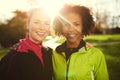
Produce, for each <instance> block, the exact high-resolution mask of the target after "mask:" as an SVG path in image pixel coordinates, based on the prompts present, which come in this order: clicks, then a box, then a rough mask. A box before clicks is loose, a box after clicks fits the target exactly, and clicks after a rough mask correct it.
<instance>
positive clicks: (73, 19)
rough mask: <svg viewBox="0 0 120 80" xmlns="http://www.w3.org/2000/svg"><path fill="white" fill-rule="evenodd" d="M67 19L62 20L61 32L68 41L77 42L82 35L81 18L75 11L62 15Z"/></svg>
mask: <svg viewBox="0 0 120 80" xmlns="http://www.w3.org/2000/svg"><path fill="white" fill-rule="evenodd" d="M64 17H65V18H66V20H67V21H63V22H62V25H63V27H62V34H63V36H65V37H66V39H67V42H68V43H79V42H80V40H81V38H82V36H81V34H82V18H81V16H80V15H78V14H77V13H73V12H71V13H68V14H66V15H64Z"/></svg>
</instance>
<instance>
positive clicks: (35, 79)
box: [0, 48, 52, 80]
mask: <svg viewBox="0 0 120 80" xmlns="http://www.w3.org/2000/svg"><path fill="white" fill-rule="evenodd" d="M51 51H52V50H51V49H50V48H42V54H43V60H44V66H43V65H42V64H41V61H40V60H39V58H38V57H37V56H36V55H35V54H34V52H33V51H30V50H29V51H28V53H23V52H16V53H15V51H14V50H11V51H10V52H9V55H7V56H5V57H8V56H11V55H10V54H12V53H14V54H15V55H12V58H11V59H10V65H8V64H5V63H6V61H7V60H5V59H2V60H1V62H2V63H0V65H1V64H3V62H5V63H4V64H5V65H3V66H1V67H0V68H1V69H2V70H3V69H4V68H5V67H6V66H8V70H6V72H4V71H2V72H3V73H4V74H5V75H2V73H1V72H0V74H1V75H0V77H2V76H3V79H2V78H1V79H2V80H52V52H51ZM1 69H0V70H1ZM4 78H6V79H4ZM1 79H0V80H1Z"/></svg>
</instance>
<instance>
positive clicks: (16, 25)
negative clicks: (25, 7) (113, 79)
mask: <svg viewBox="0 0 120 80" xmlns="http://www.w3.org/2000/svg"><path fill="white" fill-rule="evenodd" d="M14 13H15V16H14V17H13V18H12V19H11V20H8V23H7V24H4V25H0V29H1V31H2V32H1V31H0V34H1V38H0V44H1V45H2V46H3V47H9V46H11V45H13V44H15V43H16V42H18V40H19V39H20V38H23V37H24V36H25V34H26V20H27V15H26V13H25V12H21V11H19V10H16V11H14ZM2 35H4V36H2Z"/></svg>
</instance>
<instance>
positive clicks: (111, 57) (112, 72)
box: [96, 44, 120, 80]
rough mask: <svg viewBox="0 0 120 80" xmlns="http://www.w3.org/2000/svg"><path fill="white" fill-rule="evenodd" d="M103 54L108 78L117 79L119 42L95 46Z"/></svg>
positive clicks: (119, 71) (119, 59)
mask: <svg viewBox="0 0 120 80" xmlns="http://www.w3.org/2000/svg"><path fill="white" fill-rule="evenodd" d="M96 47H97V48H99V49H101V50H102V52H103V53H104V55H105V58H106V62H107V67H108V73H109V77H110V80H119V76H120V44H112V45H101V46H96Z"/></svg>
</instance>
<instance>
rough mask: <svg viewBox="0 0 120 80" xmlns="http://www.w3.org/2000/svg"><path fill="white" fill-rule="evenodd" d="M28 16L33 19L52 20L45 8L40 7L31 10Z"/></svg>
mask: <svg viewBox="0 0 120 80" xmlns="http://www.w3.org/2000/svg"><path fill="white" fill-rule="evenodd" d="M28 17H29V18H30V19H32V20H40V21H44V20H47V21H48V20H50V17H49V16H48V14H47V13H46V12H45V11H44V10H42V9H38V8H37V9H33V10H31V11H30V13H29V16H28Z"/></svg>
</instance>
